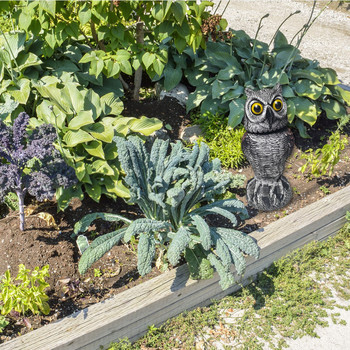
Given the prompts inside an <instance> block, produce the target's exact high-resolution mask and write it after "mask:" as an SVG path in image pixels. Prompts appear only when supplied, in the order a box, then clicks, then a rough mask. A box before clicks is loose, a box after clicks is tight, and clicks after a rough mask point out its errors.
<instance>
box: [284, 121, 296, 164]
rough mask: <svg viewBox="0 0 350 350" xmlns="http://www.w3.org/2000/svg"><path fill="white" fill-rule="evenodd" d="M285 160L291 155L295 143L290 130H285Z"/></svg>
mask: <svg viewBox="0 0 350 350" xmlns="http://www.w3.org/2000/svg"><path fill="white" fill-rule="evenodd" d="M286 140H287V152H286V153H287V158H288V157H289V156H290V155H291V153H292V151H293V147H294V143H295V139H294V135H293V132H292V130H291V129H289V128H288V129H287V138H286Z"/></svg>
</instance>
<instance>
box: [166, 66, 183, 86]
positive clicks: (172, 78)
mask: <svg viewBox="0 0 350 350" xmlns="http://www.w3.org/2000/svg"><path fill="white" fill-rule="evenodd" d="M181 78H182V70H181V69H180V68H179V67H176V68H172V67H170V65H167V66H166V67H165V69H164V87H165V90H167V91H170V90H171V89H173V88H175V87H176V86H177V85H178V84H179V83H180V81H181Z"/></svg>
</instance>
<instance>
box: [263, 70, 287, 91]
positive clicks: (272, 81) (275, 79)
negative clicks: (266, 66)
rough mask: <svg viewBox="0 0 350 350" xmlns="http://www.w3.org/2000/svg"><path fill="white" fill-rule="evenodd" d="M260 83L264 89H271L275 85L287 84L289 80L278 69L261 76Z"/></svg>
mask: <svg viewBox="0 0 350 350" xmlns="http://www.w3.org/2000/svg"><path fill="white" fill-rule="evenodd" d="M261 82H262V83H263V85H264V87H273V86H275V85H276V84H277V83H280V84H281V85H283V84H288V83H289V79H288V76H287V74H286V73H285V72H283V73H281V71H280V70H279V69H270V70H269V71H266V72H265V73H264V74H263V75H262V76H261Z"/></svg>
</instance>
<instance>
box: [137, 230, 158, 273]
mask: <svg viewBox="0 0 350 350" xmlns="http://www.w3.org/2000/svg"><path fill="white" fill-rule="evenodd" d="M155 253H156V243H155V240H154V237H153V236H151V235H149V234H144V233H141V234H140V238H139V243H138V245H137V270H138V272H139V274H140V275H141V276H144V275H146V274H148V273H149V272H151V270H152V261H153V258H154V255H155Z"/></svg>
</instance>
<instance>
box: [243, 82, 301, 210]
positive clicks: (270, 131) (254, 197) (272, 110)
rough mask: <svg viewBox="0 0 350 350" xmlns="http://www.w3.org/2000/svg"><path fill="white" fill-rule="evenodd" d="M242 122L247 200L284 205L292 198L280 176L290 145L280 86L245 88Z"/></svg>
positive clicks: (272, 207) (291, 139)
mask: <svg viewBox="0 0 350 350" xmlns="http://www.w3.org/2000/svg"><path fill="white" fill-rule="evenodd" d="M245 93H246V95H247V101H246V104H245V111H244V119H243V124H244V127H245V129H246V131H247V132H246V133H245V134H244V136H243V138H242V150H243V153H244V155H245V156H246V157H247V159H248V161H249V163H250V165H251V166H252V168H253V171H254V177H253V178H252V179H251V180H249V182H248V184H247V199H248V204H249V205H251V206H252V207H254V208H256V209H259V210H262V211H271V210H276V209H280V208H282V207H284V206H285V205H286V204H287V203H289V201H290V200H291V199H292V195H293V193H292V189H291V187H290V184H289V182H288V180H287V179H286V178H285V177H284V176H283V171H284V166H285V162H286V160H287V158H288V157H289V155H290V154H291V152H292V149H293V146H294V136H293V133H292V132H291V130H290V129H289V128H287V124H288V118H287V104H286V102H285V100H284V99H283V97H282V87H281V86H280V85H276V86H275V87H274V88H272V89H262V90H260V91H253V90H251V89H248V88H247V89H246V90H245Z"/></svg>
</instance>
